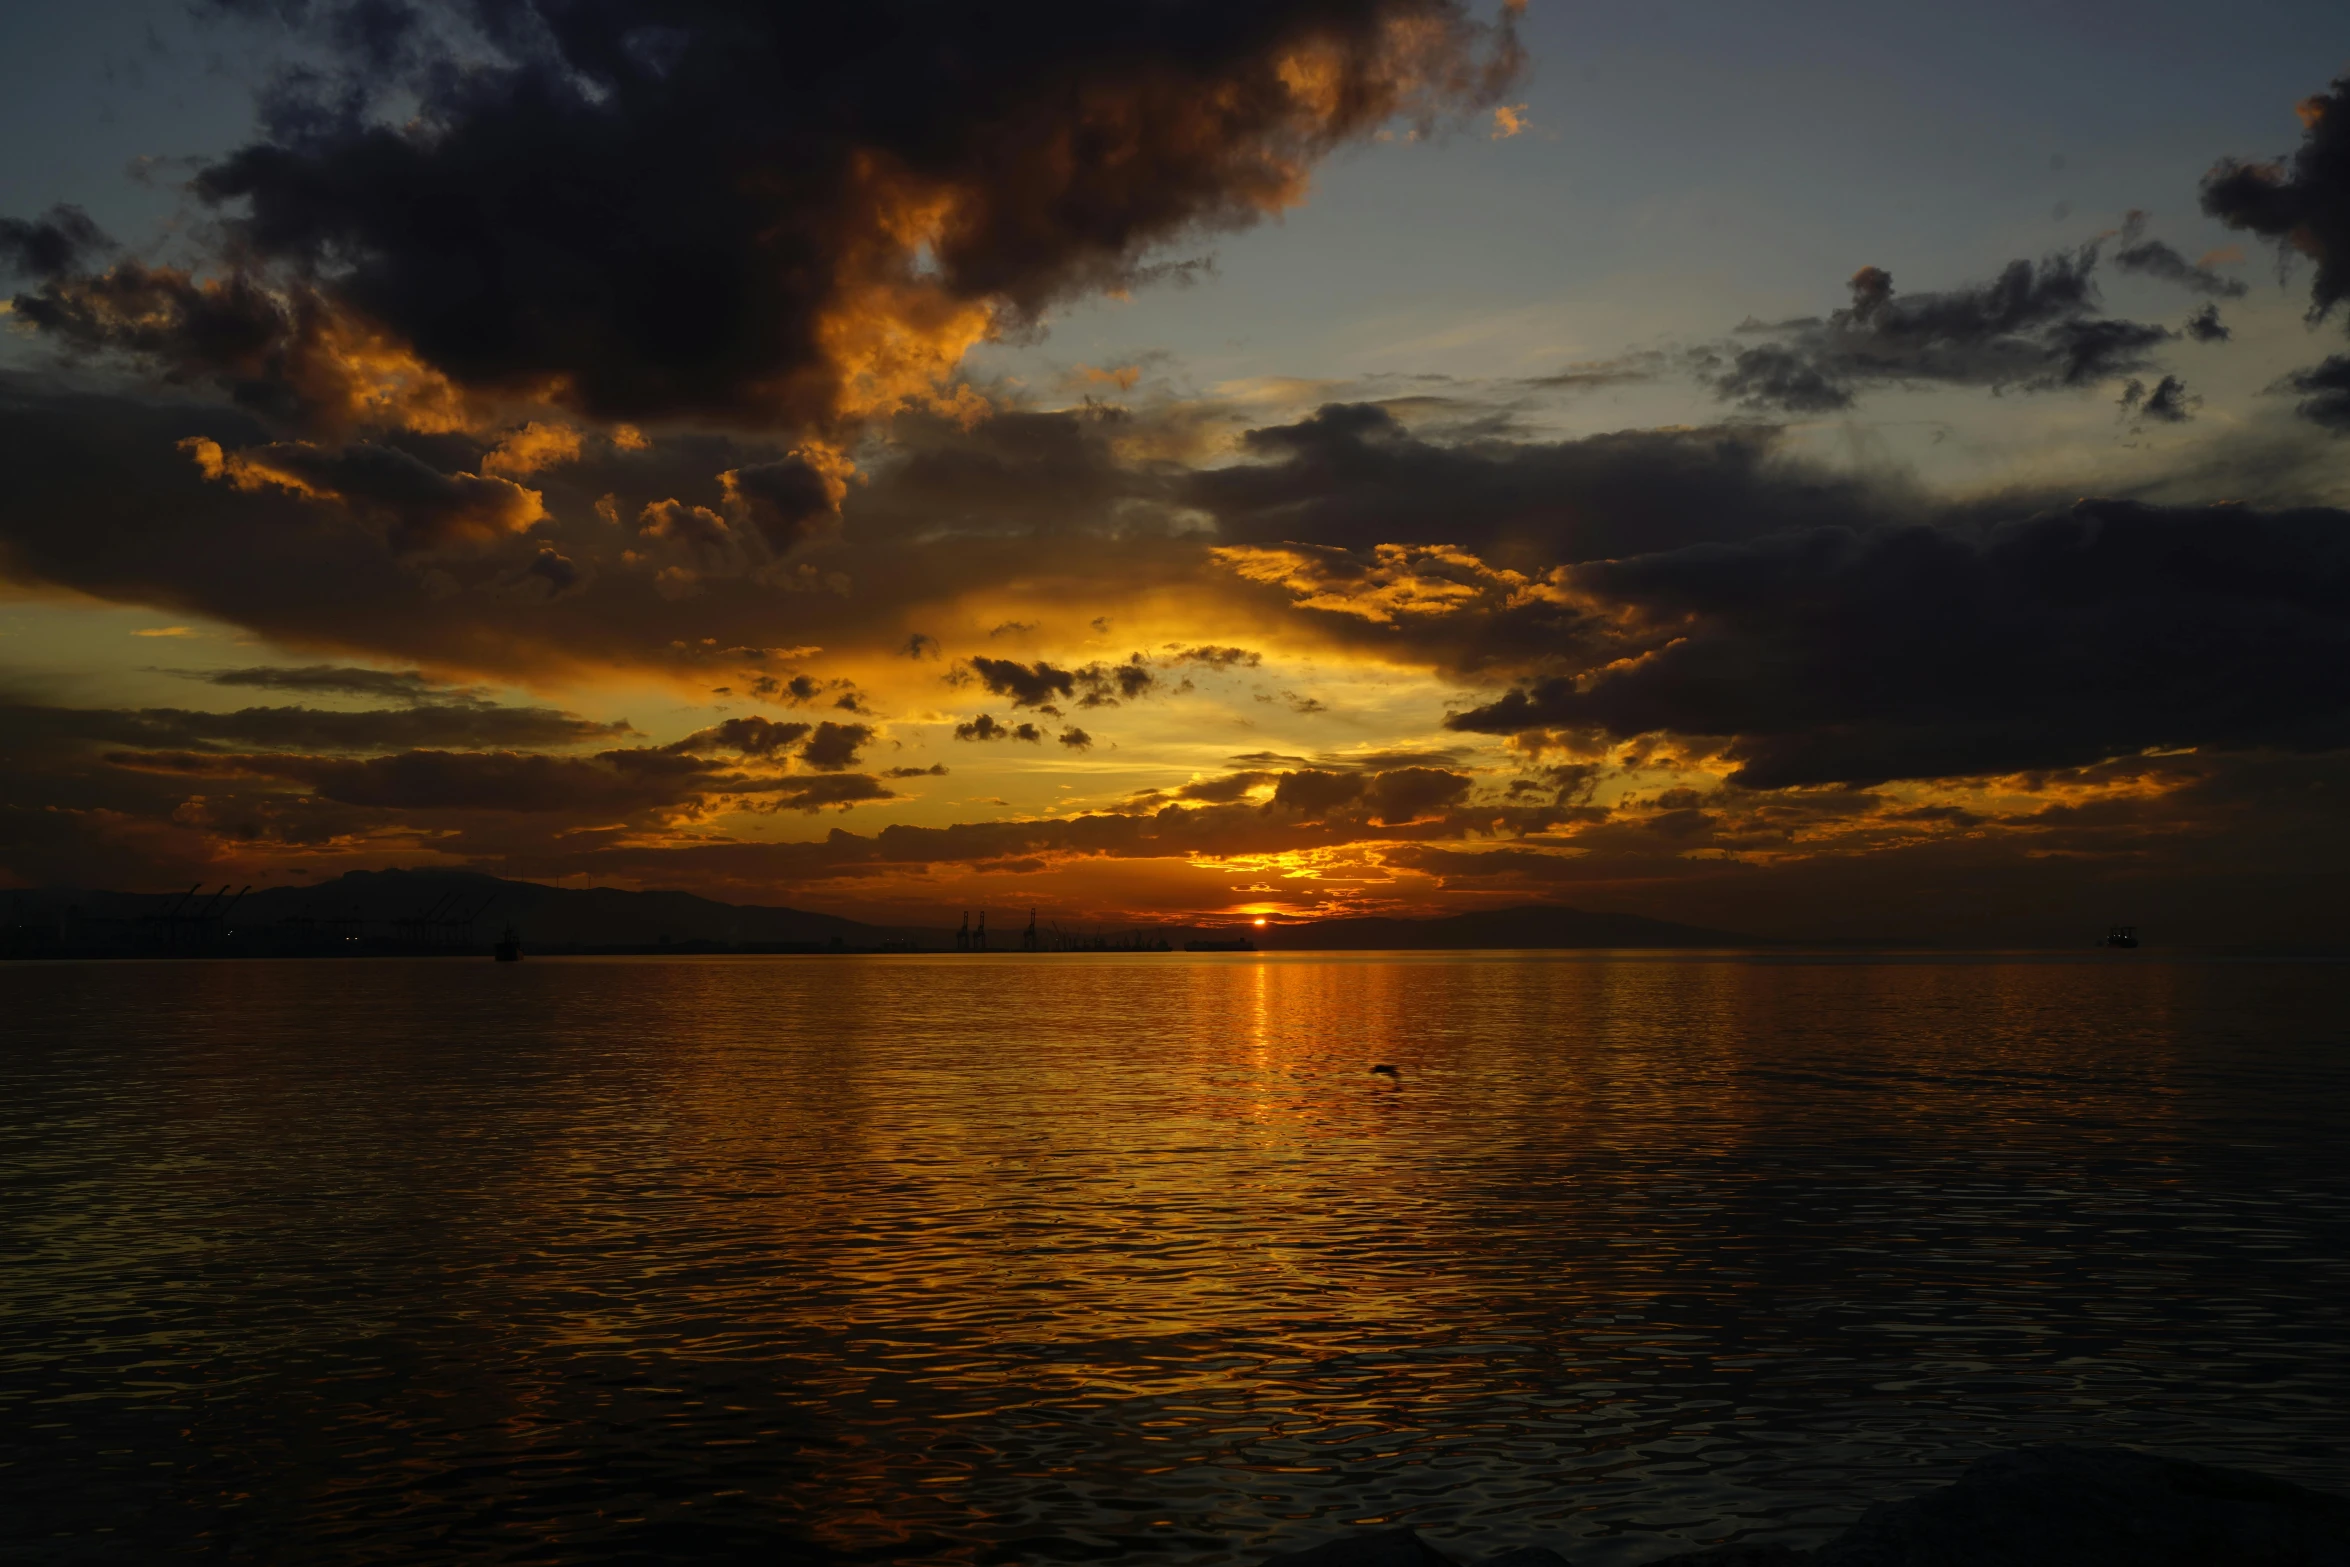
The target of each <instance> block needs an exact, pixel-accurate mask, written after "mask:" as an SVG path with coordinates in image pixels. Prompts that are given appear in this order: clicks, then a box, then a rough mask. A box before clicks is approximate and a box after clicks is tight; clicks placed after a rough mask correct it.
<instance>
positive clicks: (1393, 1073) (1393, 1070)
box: [1371, 1061, 1403, 1083]
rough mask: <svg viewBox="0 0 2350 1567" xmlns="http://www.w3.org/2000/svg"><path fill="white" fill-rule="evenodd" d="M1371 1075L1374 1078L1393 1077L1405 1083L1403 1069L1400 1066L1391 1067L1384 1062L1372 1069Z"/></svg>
mask: <svg viewBox="0 0 2350 1567" xmlns="http://www.w3.org/2000/svg"><path fill="white" fill-rule="evenodd" d="M1371 1075H1372V1076H1373V1077H1392V1078H1394V1079H1395V1080H1396V1081H1397V1082H1399V1083H1400V1082H1402V1081H1403V1068H1401V1067H1398V1066H1389V1065H1388V1064H1387V1063H1386V1062H1384V1061H1382V1062H1380V1063H1379V1064H1378V1065H1377V1066H1375V1067H1373V1068H1371Z"/></svg>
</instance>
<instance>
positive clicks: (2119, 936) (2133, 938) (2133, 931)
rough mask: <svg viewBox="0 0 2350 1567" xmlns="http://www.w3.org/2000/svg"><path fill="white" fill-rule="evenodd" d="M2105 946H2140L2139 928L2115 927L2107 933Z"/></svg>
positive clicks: (2133, 926) (2132, 926) (2130, 926)
mask: <svg viewBox="0 0 2350 1567" xmlns="http://www.w3.org/2000/svg"><path fill="white" fill-rule="evenodd" d="M2105 944H2106V945H2107V946H2109V947H2134V946H2136V945H2137V944H2138V927H2137V926H2135V925H2116V926H2114V927H2113V929H2111V930H2109V931H2107V932H2106V933H2105Z"/></svg>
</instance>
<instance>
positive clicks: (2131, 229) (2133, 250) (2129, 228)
mask: <svg viewBox="0 0 2350 1567" xmlns="http://www.w3.org/2000/svg"><path fill="white" fill-rule="evenodd" d="M2145 233H2146V214H2145V213H2143V212H2133V213H2131V214H2130V215H2129V217H2128V218H2127V219H2126V220H2125V221H2124V222H2123V224H2122V243H2121V248H2120V249H2119V250H2116V251H2115V252H2114V253H2113V264H2114V265H2115V266H2117V267H2119V268H2120V269H2121V270H2122V271H2124V272H2137V273H2141V274H2143V275H2145V276H2147V277H2151V278H2159V279H2161V280H2162V281H2163V282H2165V283H2176V284H2177V285H2178V286H2179V287H2181V288H2183V289H2186V290H2188V291H2190V292H2192V293H2197V294H2209V295H2211V296H2212V297H2213V298H2215V299H2242V298H2243V297H2244V296H2245V295H2246V294H2249V293H2250V292H2252V290H2251V288H2250V286H2249V285H2247V284H2246V283H2245V282H2244V281H2243V280H2242V279H2241V278H2232V277H2229V276H2228V275H2227V274H2226V273H2224V272H2218V271H2214V270H2213V269H2212V268H2210V267H2209V266H2206V265H2204V264H2203V263H2201V262H2196V261H2189V260H2188V259H2187V258H2186V257H2185V256H2182V255H2180V254H2179V253H2178V252H2177V251H2175V250H2173V249H2172V248H2171V247H2170V246H2168V245H2166V244H2164V243H2163V242H2162V241H2161V240H2159V239H2148V238H2146V237H2145Z"/></svg>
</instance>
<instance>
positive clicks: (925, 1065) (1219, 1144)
mask: <svg viewBox="0 0 2350 1567" xmlns="http://www.w3.org/2000/svg"><path fill="white" fill-rule="evenodd" d="M1379 1062H1387V1063H1392V1064H1394V1065H1396V1066H1398V1067H1399V1068H1400V1069H1401V1075H1400V1078H1397V1079H1393V1080H1391V1079H1389V1078H1386V1077H1381V1076H1375V1075H1372V1074H1371V1073H1370V1072H1369V1070H1368V1069H1369V1068H1370V1067H1371V1066H1372V1065H1373V1064H1375V1063H1379ZM2052 1438H2075V1439H2085V1440H2093V1441H2100V1442H2124V1443H2132V1444H2137V1445H2142V1446H2145V1447H2148V1448H2151V1449H2155V1450H2159V1451H2163V1452H2170V1453H2178V1454H2183V1455H2188V1456H2192V1457H2198V1458H2204V1459H2210V1460H2216V1461H2219V1462H2224V1463H2235V1464H2244V1465H2249V1466H2253V1467H2256V1468H2259V1469H2263V1470H2266V1471H2268V1472H2270V1473H2273V1474H2278V1475H2283V1476H2287V1477H2290V1478H2293V1479H2297V1480H2300V1481H2302V1482H2304V1483H2308V1484H2314V1485H2319V1486H2324V1487H2343V1486H2345V1484H2346V1482H2350V968H2345V967H2343V966H2337V965H2325V964H2256V963H2233V964H2227V963H2209V964H2199V963H2172V962H2163V961H2160V960H2159V959H2157V958H2156V957H2155V955H2153V954H2145V953H2139V954H2115V955H2113V956H2112V957H2111V958H2106V959H2100V960H2084V961H2068V962H2047V961H2037V962H2036V961H2026V960H2002V959H1996V958H1993V959H1978V960H1942V961H1896V960H1883V961H1877V960H1871V961H1805V960H1796V959H1762V958H1740V957H1736V956H1728V957H1704V956H1698V957H1689V956H1672V957H1662V956H1641V955H1636V954H1618V955H1587V954H1534V955H1507V954H1499V955H1494V954H1466V955H1455V954H1426V955H1421V954H1405V955H1376V954H1374V955H1358V954H1348V955H1343V956H1326V957H1325V956H1313V955H1281V956H1263V957H1256V956H1230V957H1228V956H1212V957H1211V956H1202V957H1188V956H1181V955H1170V956H1139V957H1120V956H1104V957H1047V958H1021V957H1011V956H1004V957H993V958H953V957H949V958H924V957H882V958H715V959H700V960H697V959H649V960H626V959H622V960H575V961H551V960H545V959H533V960H531V961H529V962H525V963H523V964H520V965H507V966H499V965H494V964H491V963H489V962H486V961H481V962H468V961H458V960H439V961H418V962H401V961H355V962H323V961H322V962H293V963H267V962H227V963H196V962H187V963H85V964H53V965H52V964H16V965H9V966H6V967H0V1465H4V1466H5V1467H0V1517H4V1518H5V1520H6V1522H5V1524H4V1525H0V1556H5V1557H6V1559H8V1560H10V1561H24V1562H68V1561H89V1562H126V1563H127V1562H152V1561H157V1560H169V1559H183V1558H204V1557H207V1556H211V1557H218V1558H222V1559H235V1560H241V1561H258V1562H283V1563H303V1564H310V1563H329V1562H332V1563H344V1562H379V1561H380V1562H403V1563H409V1562H426V1561H444V1560H445V1561H455V1560H463V1561H468V1562H506V1561H511V1562H577V1563H613V1562H624V1561H625V1562H654V1561H664V1562H687V1561H716V1560H728V1561H732V1560H751V1559H757V1560H763V1561H780V1562H802V1561H806V1562H915V1561H921V1562H931V1561H936V1562H972V1563H1012V1562H1038V1563H1044V1562H1063V1561H1134V1562H1166V1563H1194V1562H1196V1563H1223V1562H1232V1563H1246V1562H1253V1561H1255V1560H1257V1559H1258V1558H1260V1557H1261V1556H1263V1555H1264V1554H1266V1553H1267V1552H1268V1551H1270V1550H1272V1549H1275V1548H1282V1547H1291V1546H1296V1545H1299V1544H1302V1543H1306V1542H1309V1541H1312V1540H1314V1539H1317V1538H1319V1537H1322V1536H1324V1535H1326V1534H1329V1533H1332V1532H1336V1531H1339V1530H1341V1529H1344V1528H1345V1527H1347V1526H1349V1525H1352V1524H1357V1523H1365V1522H1373V1521H1388V1520H1394V1521H1402V1522H1408V1523H1410V1524H1412V1525H1414V1526H1416V1527H1418V1528H1419V1529H1421V1531H1422V1532H1423V1533H1425V1534H1427V1535H1428V1536H1430V1537H1431V1538H1432V1539H1434V1540H1435V1541H1436V1542H1438V1543H1439V1544H1440V1545H1442V1546H1444V1547H1445V1548H1446V1549H1448V1550H1451V1551H1453V1552H1454V1553H1455V1554H1457V1555H1460V1556H1462V1557H1463V1558H1465V1559H1473V1558H1474V1557H1476V1556H1477V1555H1479V1554H1481V1553H1484V1552H1488V1551H1493V1550H1498V1549H1500V1548H1502V1547H1504V1546H1508V1545H1514V1544H1519V1543H1530V1542H1534V1543H1545V1544H1549V1545H1551V1546H1553V1547H1554V1548H1557V1549H1559V1550H1562V1551H1564V1552H1566V1553H1567V1554H1569V1555H1570V1556H1572V1557H1573V1558H1574V1559H1575V1561H1576V1562H1577V1563H1578V1564H1585V1567H1629V1564H1633V1563H1638V1562H1642V1561H1645V1560H1648V1559H1650V1558H1653V1557H1656V1556H1660V1555H1663V1554H1667V1553H1668V1552H1671V1551H1673V1550H1676V1549H1688V1548H1690V1547H1691V1546H1693V1545H1695V1544H1700V1543H1707V1542H1713V1541H1720V1540H1729V1539H1784V1540H1788V1541H1790V1542H1794V1543H1799V1544H1800V1543H1807V1542H1810V1541H1814V1540H1817V1539H1819V1538H1821V1537H1823V1536H1824V1535H1825V1534H1827V1533H1828V1532H1830V1531H1831V1530H1833V1529H1834V1528H1835V1527H1837V1526H1839V1525H1841V1524H1842V1523H1844V1522H1846V1521H1848V1520H1849V1519H1850V1518H1851V1517H1852V1516H1854V1515H1855V1514H1856V1513H1857V1512H1858V1511H1859V1510H1860V1508H1861V1507H1862V1506H1863V1505H1864V1504H1865V1503H1866V1502H1868V1501H1870V1500H1874V1499H1878V1498H1881V1497H1885V1496H1889V1495H1898V1494H1902V1493H1904V1492H1907V1491H1910V1490H1914V1489H1917V1488H1922V1487H1924V1486H1926V1485H1929V1484H1937V1483H1940V1482H1943V1481H1945V1480H1947V1479H1949V1478H1950V1477H1951V1476H1952V1475H1953V1474H1954V1473H1955V1472H1956V1471H1957V1470H1958V1469H1959V1468H1960V1467H1961V1466H1962V1465H1964V1464H1965V1463H1966V1462H1967V1461H1968V1460H1969V1459H1971V1458H1973V1457H1974V1456H1976V1455H1978V1454H1980V1453H1982V1452H1984V1451H1986V1450H1988V1449H1991V1448H1995V1447H2000V1446H2005V1445H2010V1444H2015V1443H2020V1442H2027V1441H2040V1440H2047V1439H2052Z"/></svg>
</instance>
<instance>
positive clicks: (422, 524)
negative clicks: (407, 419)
mask: <svg viewBox="0 0 2350 1567" xmlns="http://www.w3.org/2000/svg"><path fill="white" fill-rule="evenodd" d="M182 445H183V447H184V449H185V450H186V451H187V453H188V455H189V457H190V458H191V459H192V460H193V461H194V462H195V464H196V466H197V468H198V469H199V470H200V471H201V472H202V473H203V474H204V476H205V477H206V478H207V479H211V480H215V481H218V482H221V483H225V484H228V485H230V486H232V487H234V488H236V489H239V490H247V491H250V490H258V489H264V488H272V487H274V488H277V489H282V490H287V491H290V492H292V493H294V494H296V495H302V496H307V497H312V498H315V499H319V500H325V501H332V502H339V503H341V504H342V505H343V506H345V507H347V508H348V509H349V511H350V513H351V514H352V515H353V516H354V517H356V518H358V519H359V520H361V521H363V522H365V523H367V524H369V525H371V526H373V527H375V528H377V529H379V530H380V531H381V533H382V534H383V537H384V541H385V543H386V544H387V545H388V546H389V547H390V549H391V551H392V553H393V554H394V555H419V554H425V553H428V552H432V551H437V550H445V549H449V548H452V547H457V546H474V545H480V544H484V543H488V542H493V541H496V540H498V539H502V538H505V537H507V536H509V535H512V534H516V533H520V532H522V531H523V530H524V529H526V528H528V527H530V526H531V525H532V524H533V523H536V522H538V521H540V520H542V519H543V518H544V517H545V516H546V509H545V506H544V505H543V503H542V501H541V499H540V496H539V493H538V492H537V491H535V490H528V489H524V488H523V487H522V486H521V485H519V484H516V483H515V482H514V481H512V480H511V479H501V478H497V477H494V476H491V475H487V474H477V473H443V472H441V471H440V470H439V469H437V468H435V467H433V466H432V465H431V464H430V463H427V462H425V461H423V460H422V459H420V458H418V457H416V456H414V455H413V454H411V453H408V452H405V451H401V450H399V449H397V448H394V447H389V446H375V445H369V444H365V443H360V444H356V445H351V446H345V447H342V448H340V449H330V448H327V447H321V446H313V445H310V444H309V443H307V442H301V441H279V442H273V443H270V444H268V445H263V446H253V447H247V448H245V449H243V450H240V451H235V452H230V451H225V450H224V449H223V448H222V447H221V446H220V444H219V443H218V442H216V441H213V440H210V439H208V438H206V437H204V436H194V437H191V438H189V439H188V440H187V441H185V442H183V443H182Z"/></svg>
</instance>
